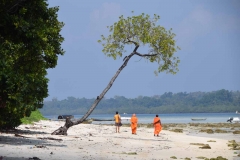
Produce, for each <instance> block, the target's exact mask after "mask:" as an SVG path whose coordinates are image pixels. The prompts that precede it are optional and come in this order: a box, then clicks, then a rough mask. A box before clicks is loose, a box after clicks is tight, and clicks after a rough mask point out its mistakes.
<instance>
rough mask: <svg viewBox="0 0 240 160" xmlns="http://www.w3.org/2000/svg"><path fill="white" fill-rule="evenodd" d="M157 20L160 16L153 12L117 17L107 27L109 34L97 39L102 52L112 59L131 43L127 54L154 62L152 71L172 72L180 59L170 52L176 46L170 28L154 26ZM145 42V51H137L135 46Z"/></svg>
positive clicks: (175, 49) (176, 68) (173, 50)
mask: <svg viewBox="0 0 240 160" xmlns="http://www.w3.org/2000/svg"><path fill="white" fill-rule="evenodd" d="M159 19H160V16H158V15H156V14H154V17H153V18H151V17H150V16H149V15H148V14H146V15H145V14H144V13H142V14H141V15H138V16H132V17H127V18H124V17H123V16H120V17H119V21H118V22H116V23H114V24H113V25H112V26H108V28H109V32H110V33H111V34H110V35H109V36H107V37H105V36H104V35H102V36H101V37H102V39H101V40H99V41H98V42H99V43H101V44H102V46H103V50H102V51H103V53H105V55H107V56H108V57H112V58H113V59H116V58H117V57H118V56H119V57H122V56H123V53H124V52H126V50H125V47H126V46H127V45H134V46H135V49H134V50H133V52H132V54H130V55H129V56H132V55H137V56H140V57H143V58H145V59H146V60H148V61H150V62H156V63H158V68H157V70H156V71H155V73H156V74H157V73H159V72H163V71H166V72H167V73H173V74H175V73H176V72H177V71H178V63H179V62H180V60H179V58H178V57H176V56H174V53H175V52H176V51H177V50H178V49H180V48H179V47H178V46H176V44H175V43H176V41H175V40H174V37H175V34H174V33H172V29H170V30H166V29H165V28H164V27H162V26H160V25H158V24H157V22H158V20H159ZM145 45H148V50H149V51H148V53H146V54H142V53H139V52H138V51H137V49H138V47H140V46H145ZM125 58H126V57H125Z"/></svg>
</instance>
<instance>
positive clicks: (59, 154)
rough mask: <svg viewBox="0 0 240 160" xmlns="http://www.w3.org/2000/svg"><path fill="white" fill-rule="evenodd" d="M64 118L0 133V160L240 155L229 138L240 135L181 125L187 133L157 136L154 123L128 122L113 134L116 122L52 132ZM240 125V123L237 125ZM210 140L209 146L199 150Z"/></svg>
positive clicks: (148, 159) (154, 159)
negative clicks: (134, 124)
mask: <svg viewBox="0 0 240 160" xmlns="http://www.w3.org/2000/svg"><path fill="white" fill-rule="evenodd" d="M64 123H65V122H63V121H50V120H46V121H40V122H37V123H35V124H34V125H21V126H19V127H18V128H17V129H18V130H20V132H18V133H17V134H16V133H12V132H10V133H5V132H4V133H3V132H2V133H0V160H23V159H24V160H26V159H41V160H80V159H82V160H83V159H85V160H89V159H91V160H113V159H122V160H125V159H126V160H132V159H133V160H134V159H137V160H160V159H162V160H170V159H173V158H174V157H173V156H175V158H177V159H185V158H189V159H192V160H193V159H200V158H201V157H205V158H209V159H210V158H217V157H218V156H222V157H223V158H226V159H229V160H238V159H240V157H239V155H240V151H239V150H231V147H229V146H228V143H229V141H230V140H235V141H236V142H240V135H239V134H233V133H232V132H228V133H214V134H208V133H199V132H197V131H195V130H192V129H191V128H189V127H187V128H183V133H176V132H172V131H169V130H162V131H161V133H160V137H154V136H153V128H147V127H139V128H138V130H137V135H132V134H131V129H130V127H121V129H120V133H115V126H113V125H94V124H80V125H77V126H73V127H71V128H70V129H69V130H68V136H57V135H51V133H52V132H53V131H54V130H56V129H57V128H59V127H60V126H63V125H64ZM238 129H239V128H238ZM200 143H201V144H209V146H210V147H211V149H201V148H199V147H201V145H198V144H200Z"/></svg>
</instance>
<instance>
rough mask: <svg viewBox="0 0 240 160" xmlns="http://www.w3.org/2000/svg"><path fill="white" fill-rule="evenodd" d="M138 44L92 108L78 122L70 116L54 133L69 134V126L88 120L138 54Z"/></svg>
mask: <svg viewBox="0 0 240 160" xmlns="http://www.w3.org/2000/svg"><path fill="white" fill-rule="evenodd" d="M138 47H139V46H138V45H137V46H136V47H135V49H134V51H133V52H132V53H131V54H130V55H129V56H126V57H125V58H124V59H123V60H124V63H123V64H122V66H121V67H120V68H119V69H118V71H117V72H116V74H115V75H114V76H113V77H112V79H111V81H110V82H109V83H108V85H107V87H106V88H105V89H104V90H103V92H102V93H101V94H100V95H99V96H97V98H96V100H95V101H94V103H93V104H92V106H91V108H90V109H89V110H88V111H87V113H86V114H85V115H84V116H83V117H82V118H81V119H79V120H77V121H76V122H72V121H71V119H70V118H67V119H66V123H65V125H64V126H63V127H60V128H58V129H57V130H55V131H54V132H53V133H52V135H67V130H68V128H70V127H72V126H74V125H77V124H80V123H82V122H83V121H84V120H86V118H87V117H88V116H89V115H90V114H91V113H92V112H93V110H94V109H95V108H96V107H97V105H98V103H99V102H100V101H101V100H102V98H103V97H104V95H105V94H106V93H107V91H108V90H109V89H110V88H111V87H112V85H113V82H114V81H115V80H116V78H117V77H118V75H119V74H120V72H121V71H122V70H123V68H124V67H126V65H127V63H128V61H129V60H130V58H131V57H132V56H133V55H134V54H136V51H137V49H138Z"/></svg>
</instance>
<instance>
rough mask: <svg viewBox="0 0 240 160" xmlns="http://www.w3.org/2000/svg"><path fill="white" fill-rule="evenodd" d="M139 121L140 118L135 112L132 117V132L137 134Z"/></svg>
mask: <svg viewBox="0 0 240 160" xmlns="http://www.w3.org/2000/svg"><path fill="white" fill-rule="evenodd" d="M137 123H138V118H137V117H136V114H133V115H132V117H131V129H132V134H137Z"/></svg>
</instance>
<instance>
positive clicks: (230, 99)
mask: <svg viewBox="0 0 240 160" xmlns="http://www.w3.org/2000/svg"><path fill="white" fill-rule="evenodd" d="M93 102H94V99H86V98H74V97H68V98H67V99H65V100H61V101H59V100H57V99H56V98H54V99H52V101H45V102H44V107H43V108H42V109H41V110H40V111H41V112H42V113H43V115H58V114H75V115H76V114H84V113H85V112H86V111H87V110H88V109H89V107H90V106H91V104H92V103H93ZM236 110H240V92H239V91H228V90H224V89H222V90H218V91H213V92H192V93H186V92H180V93H175V94H173V93H171V92H168V93H164V94H163V95H159V96H158V95H156V96H153V97H146V96H139V97H137V98H133V99H128V98H125V97H123V96H115V97H114V98H110V99H103V100H102V101H101V102H100V103H99V105H98V107H97V108H96V109H95V110H94V111H93V114H107V113H110V114H112V113H114V112H116V111H119V112H120V113H124V112H126V113H200V112H235V111H236Z"/></svg>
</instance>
